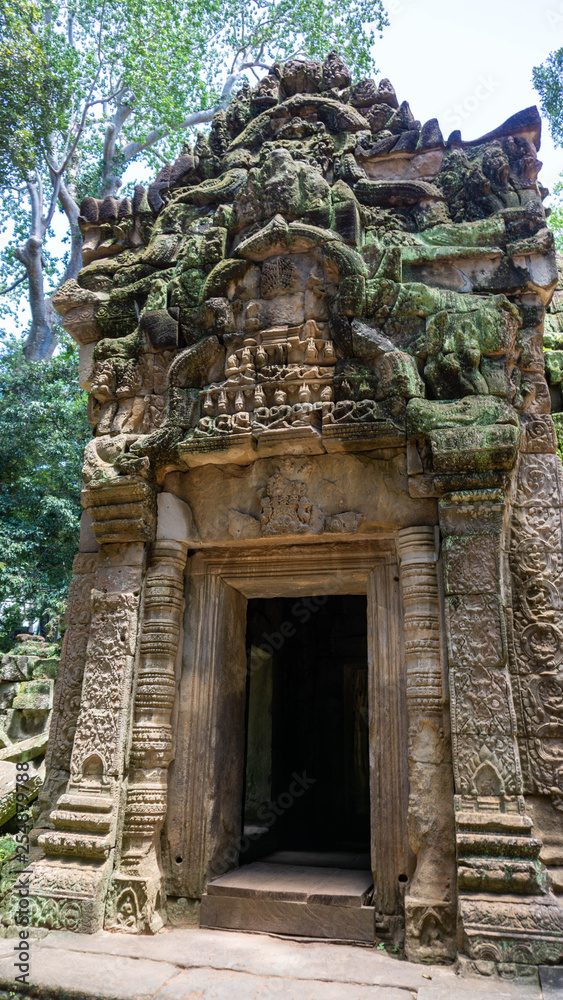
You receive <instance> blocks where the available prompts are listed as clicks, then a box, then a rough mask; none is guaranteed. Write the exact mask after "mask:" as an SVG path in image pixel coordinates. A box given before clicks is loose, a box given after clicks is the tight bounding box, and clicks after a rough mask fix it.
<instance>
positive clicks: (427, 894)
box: [29, 53, 563, 971]
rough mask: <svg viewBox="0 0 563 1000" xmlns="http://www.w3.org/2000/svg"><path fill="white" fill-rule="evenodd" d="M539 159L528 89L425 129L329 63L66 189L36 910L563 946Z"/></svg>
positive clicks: (560, 741) (551, 331) (50, 915)
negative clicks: (55, 673) (145, 177)
mask: <svg viewBox="0 0 563 1000" xmlns="http://www.w3.org/2000/svg"><path fill="white" fill-rule="evenodd" d="M539 145H540V119H539V116H538V113H537V110H536V109H535V108H528V109H527V110H525V111H522V112H520V113H518V114H515V115H514V116H513V117H512V118H509V119H508V120H507V121H506V122H505V123H504V124H503V125H501V126H500V127H499V128H497V129H495V130H494V131H492V132H490V133H489V134H488V135H485V136H483V137H482V138H480V139H475V140H472V141H464V140H463V139H462V137H461V135H460V133H459V132H454V133H452V135H450V137H449V138H448V139H447V140H444V138H443V137H442V134H441V131H440V128H439V125H438V122H437V121H436V120H435V119H433V120H431V121H428V122H426V123H425V124H423V125H422V126H421V123H420V122H418V121H416V120H415V119H414V117H413V115H412V113H411V110H410V108H409V105H408V104H407V103H406V102H403V103H402V104H399V102H398V100H397V98H396V95H395V91H394V89H393V87H392V86H391V84H390V83H389V81H387V80H382V81H381V82H380V83H379V85H377V84H376V83H374V81H373V80H367V79H366V80H361V81H360V82H358V83H355V84H353V85H352V83H351V79H350V73H349V71H348V69H347V67H346V66H345V65H344V63H343V62H342V61H341V60H340V58H339V57H338V56H337V54H336V53H331V54H330V55H329V56H328V57H327V58H326V60H325V62H324V63H323V64H321V63H317V62H307V61H292V62H289V63H287V64H286V65H285V66H280V65H278V64H276V65H274V66H273V67H272V69H271V71H270V72H269V74H268V75H267V76H266V77H265V79H263V80H262V81H261V82H260V83H259V84H258V85H257V86H256V87H255V88H254V89H253V90H251V89H250V87H246V88H243V89H242V90H241V91H240V92H239V93H238V94H237V95H236V96H235V97H234V99H233V100H232V101H231V103H230V104H229V106H228V107H227V108H226V110H224V111H220V112H218V113H217V114H216V116H215V118H214V120H213V124H212V128H211V130H210V132H209V134H208V135H205V136H200V137H199V139H198V141H197V144H196V146H195V148H194V149H192V148H191V147H189V146H188V145H186V147H185V148H184V151H183V153H182V155H181V156H180V157H179V158H178V159H177V161H176V162H175V163H174V164H173V165H172V166H170V165H168V166H165V167H164V169H163V170H161V172H160V173H159V175H158V177H157V178H156V180H155V181H154V183H153V184H151V186H150V187H149V188H148V190H145V189H144V188H142V187H138V188H137V189H136V191H135V195H134V198H133V199H132V200H130V199H128V198H124V199H122V200H120V201H118V200H116V199H114V198H112V197H108V198H105V200H103V201H97V200H95V199H94V198H86V199H85V200H84V201H83V203H82V206H81V217H80V226H81V229H82V232H83V235H84V267H83V270H82V271H81V272H80V274H79V276H78V279H77V281H70V282H68V283H67V284H66V285H64V286H63V287H62V288H61V289H60V291H59V292H58V293H57V296H56V307H57V309H58V311H59V312H60V314H61V316H63V317H64V318H63V324H64V326H65V328H66V329H67V330H68V331H69V332H70V333H71V334H72V336H73V337H74V338H75V340H76V341H77V342H78V343H79V344H80V356H81V382H82V385H83V386H84V387H85V388H87V389H88V391H89V393H90V404H89V415H90V420H91V423H92V427H93V437H92V440H91V442H90V443H89V444H88V446H87V448H86V453H85V460H84V490H83V503H84V507H85V514H84V518H83V528H82V535H81V546H80V552H79V554H78V555H77V556H76V561H75V566H74V573H75V575H74V579H73V582H72V585H71V593H70V602H69V610H68V625H69V627H68V630H67V632H66V634H65V640H64V650H63V658H62V661H61V669H60V673H59V679H58V681H57V688H56V693H55V706H54V712H53V721H52V725H51V734H50V739H49V746H48V751H47V780H46V782H45V785H44V786H43V790H42V793H41V798H40V809H39V814H38V819H37V830H36V843H37V847H36V851H35V855H34V858H33V861H32V863H31V867H30V869H29V874H30V886H31V888H30V892H31V913H32V922H33V923H34V924H35V925H37V926H39V927H50V928H65V929H67V930H73V931H82V932H94V931H96V930H98V929H100V928H102V927H104V928H106V929H119V930H126V931H127V930H128V931H131V932H132V933H147V932H154V931H156V930H158V929H159V928H160V927H161V926H162V923H163V922H168V923H174V924H176V925H180V924H182V923H189V922H191V923H197V922H198V921H199V922H200V923H201V925H202V926H207V927H227V928H229V927H234V928H238V929H249V930H264V931H270V932H272V931H273V932H277V933H282V934H290V935H299V936H304V937H307V936H312V937H315V936H316V937H323V936H324V937H329V938H332V939H334V938H336V939H340V940H349V941H357V942H364V943H366V942H368V943H370V942H371V943H373V942H375V941H376V940H377V941H381V940H383V941H385V940H388V941H391V942H395V943H397V942H399V943H400V942H402V941H403V940H404V944H405V949H406V953H407V955H408V957H409V958H411V959H413V960H418V961H425V960H427V961H434V962H435V961H448V960H453V959H454V958H455V956H456V955H465V956H466V957H467V959H468V960H469V962H470V963H471V962H473V963H483V962H485V963H497V964H498V965H501V966H504V967H505V968H506V967H509V968H513V969H514V968H516V969H517V970H520V971H523V970H524V969H525V967H526V966H528V967H529V966H530V965H537V964H538V963H553V962H560V961H561V960H562V958H563V896H562V895H561V894H562V893H563V596H562V595H563V591H562V583H563V542H562V534H561V533H562V522H561V517H562V508H563V474H562V466H561V461H560V458H559V456H558V442H557V430H558V424H557V420H558V412H557V411H563V397H562V393H561V384H562V379H563V350H562V351H558V350H557V348H558V347H559V346H560V345H561V347H563V283H562V285H561V288H562V290H561V291H557V285H558V271H557V261H556V256H555V253H554V248H553V238H552V234H551V233H550V231H549V230H548V229H547V228H546V223H545V212H544V209H543V207H542V198H543V197H545V195H546V193H547V192H546V191H545V189H544V188H542V187H541V185H539V184H538V181H537V174H538V171H539V168H540V166H541V164H540V163H539V161H538V159H537V155H536V153H537V150H538V148H539ZM546 313H547V315H546ZM544 331H545V336H546V341H545V343H546V346H548V347H549V348H550V350H549V351H548V352H544V350H543V345H544V340H543V338H544ZM559 331H561V332H559ZM552 409H553V410H554V412H555V419H554V418H553V417H552V416H551V415H550V414H551V410H552ZM561 415H562V417H563V413H562V414H561Z"/></svg>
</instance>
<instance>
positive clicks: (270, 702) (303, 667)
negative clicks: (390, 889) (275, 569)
mask: <svg viewBox="0 0 563 1000" xmlns="http://www.w3.org/2000/svg"><path fill="white" fill-rule="evenodd" d="M246 648H247V665H248V680H247V711H246V720H247V722H246V765H245V789H244V807H243V818H244V819H243V822H244V834H245V836H246V838H248V840H249V841H250V844H249V846H248V849H247V851H246V852H245V854H246V855H247V856H248V860H250V859H254V858H256V857H261V856H264V854H269V853H271V851H272V850H277V851H294V852H299V851H308V852H329V853H330V852H332V853H338V852H340V853H347V854H350V853H354V854H360V853H364V854H365V855H366V861H367V864H366V867H367V868H369V845H370V826H369V740H368V666H367V609H366V598H365V596H363V595H362V596H360V595H347V594H344V595H330V596H327V595H322V596H313V597H299V598H295V599H294V598H291V597H280V598H270V599H255V600H251V601H249V602H248V612H247V633H246ZM245 843H246V840H245ZM246 860H247V857H241V864H242V863H244V862H245V861H246Z"/></svg>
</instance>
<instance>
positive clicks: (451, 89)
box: [20, 0, 563, 329]
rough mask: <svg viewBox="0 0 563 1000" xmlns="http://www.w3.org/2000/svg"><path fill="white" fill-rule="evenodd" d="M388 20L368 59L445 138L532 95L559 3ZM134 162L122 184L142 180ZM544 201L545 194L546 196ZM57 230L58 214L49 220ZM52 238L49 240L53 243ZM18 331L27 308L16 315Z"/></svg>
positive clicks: (411, 9) (454, 4)
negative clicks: (437, 125)
mask: <svg viewBox="0 0 563 1000" xmlns="http://www.w3.org/2000/svg"><path fill="white" fill-rule="evenodd" d="M384 4H385V6H386V9H387V11H388V14H389V21H390V25H389V27H388V28H386V29H385V30H384V32H383V37H382V38H381V39H378V41H377V43H376V45H375V49H374V59H375V63H376V66H377V69H378V71H379V77H378V78H381V77H388V78H389V79H390V80H391V82H392V84H393V86H394V87H395V90H396V92H397V97H398V99H399V101H404V100H406V101H408V102H409V104H410V106H411V110H412V112H413V114H414V116H415V118H418V119H420V121H421V122H423V123H424V122H425V121H427V120H428V119H429V118H437V119H438V121H439V123H440V127H441V129H442V132H443V134H444V138H447V137H448V135H449V134H450V132H452V131H453V130H454V129H461V133H462V137H463V138H464V139H477V138H478V137H479V136H481V135H484V134H485V133H487V132H489V131H491V129H493V128H496V127H497V126H498V125H501V124H502V123H503V122H504V121H506V119H507V118H509V117H510V116H511V115H513V114H515V113H516V112H517V111H521V110H522V109H523V108H527V107H530V105H533V104H536V105H537V104H539V98H538V95H537V93H536V91H535V90H534V88H533V85H532V69H533V67H534V66H537V65H539V64H540V63H542V62H543V61H544V60H545V58H546V57H547V55H548V54H549V52H551V51H553V50H554V49H557V48H560V47H561V46H563V0H551V2H550V0H547V2H546V0H535V2H530V0H470V2H469V0H384ZM539 158H540V160H541V161H542V162H543V169H542V171H541V173H540V176H539V180H540V181H541V182H542V184H543V185H544V187H547V188H549V189H550V190H552V189H553V186H554V184H555V182H556V181H557V179H558V177H559V175H560V174H561V173H562V172H563V149H555V148H554V146H553V142H552V141H551V137H550V134H549V128H548V126H547V123H545V122H544V124H543V128H542V143H541V150H540V154H539ZM151 179H152V175H151V176H145V173H144V172H143V170H142V167H141V165H140V164H133V165H132V166H131V167H130V168H129V169H128V171H127V172H126V174H125V177H124V181H125V182H128V181H132V180H135V181H138V182H141V183H147V182H149V181H150V180H151ZM546 205H549V199H548V200H547V201H546ZM55 230H56V232H57V234H58V233H61V234H62V233H63V232H64V219H63V217H62V216H61V217H60V218H59V219H57V220H56V222H55ZM56 243H58V239H57V238H55V240H54V241H53V244H52V247H53V249H55V244H56ZM20 318H21V322H22V328H23V329H25V327H26V326H27V323H28V322H29V313H28V311H27V309H23V310H22V312H21V315H20Z"/></svg>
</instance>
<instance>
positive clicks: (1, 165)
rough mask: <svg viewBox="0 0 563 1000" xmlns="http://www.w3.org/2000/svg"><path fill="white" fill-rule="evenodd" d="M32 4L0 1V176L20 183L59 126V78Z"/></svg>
mask: <svg viewBox="0 0 563 1000" xmlns="http://www.w3.org/2000/svg"><path fill="white" fill-rule="evenodd" d="M41 26H42V24H41V6H40V4H39V3H36V2H34V0H3V2H2V3H0V95H1V97H0V177H2V178H3V179H4V182H12V183H20V182H21V180H22V179H23V178H24V177H25V176H26V174H27V173H28V172H29V171H30V170H34V169H35V168H36V167H37V166H38V165H39V164H41V162H42V160H43V155H44V151H45V150H46V149H48V148H49V142H50V134H51V132H52V131H53V129H56V128H61V127H63V126H64V108H65V105H66V104H67V103H68V94H67V92H66V90H65V81H64V79H63V77H60V76H57V75H56V74H55V73H54V72H53V71H52V68H51V67H50V66H49V62H48V53H47V50H46V47H45V45H44V39H43V37H42V35H41Z"/></svg>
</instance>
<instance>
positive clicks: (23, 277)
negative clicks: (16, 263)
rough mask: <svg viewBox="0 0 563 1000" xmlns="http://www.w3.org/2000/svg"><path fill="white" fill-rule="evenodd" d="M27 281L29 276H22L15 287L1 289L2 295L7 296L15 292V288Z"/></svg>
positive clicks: (15, 282) (14, 284)
mask: <svg viewBox="0 0 563 1000" xmlns="http://www.w3.org/2000/svg"><path fill="white" fill-rule="evenodd" d="M26 279H27V274H22V276H21V278H18V280H17V281H14V283H13V285H9V286H8V288H2V289H0V295H7V294H8V292H13V290H14V288H17V287H18V285H21V283H22V281H26Z"/></svg>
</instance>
